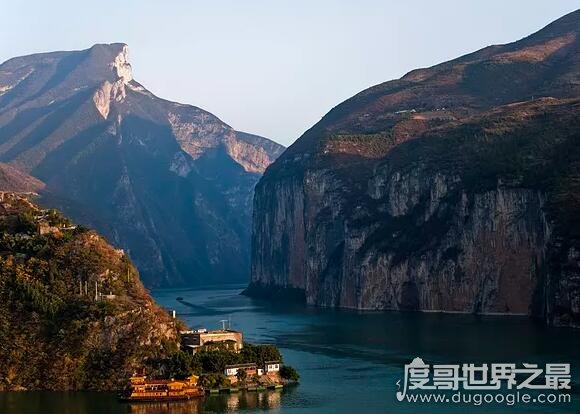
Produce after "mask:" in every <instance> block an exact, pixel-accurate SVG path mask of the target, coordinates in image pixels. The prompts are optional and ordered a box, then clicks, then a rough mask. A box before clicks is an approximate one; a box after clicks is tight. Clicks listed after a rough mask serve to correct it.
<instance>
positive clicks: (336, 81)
mask: <svg viewBox="0 0 580 414" xmlns="http://www.w3.org/2000/svg"><path fill="white" fill-rule="evenodd" d="M3 3H6V4H2V6H1V7H0V10H1V14H2V24H0V39H2V41H1V42H0V61H2V62H3V61H5V60H7V59H9V58H11V57H14V56H21V55H27V54H31V53H36V52H44V51H54V50H77V49H86V48H88V47H90V46H92V45H93V44H95V43H114V42H122V43H127V44H128V45H129V52H130V61H131V64H132V67H133V75H134V77H135V79H136V80H137V81H139V82H140V83H142V84H143V85H144V86H145V87H146V88H147V89H149V90H150V91H152V92H153V93H154V94H156V95H157V96H160V97H163V98H165V99H169V100H173V101H177V102H182V103H188V104H193V105H196V106H199V107H200V108H203V109H205V110H208V111H210V112H212V113H213V114H215V115H217V116H218V117H219V118H220V119H222V120H223V121H224V122H226V123H228V124H229V125H231V126H232V127H234V128H235V129H238V130H241V131H246V132H250V133H254V134H258V135H262V136H265V137H267V138H270V139H273V140H274V141H277V142H279V143H281V144H283V145H289V144H291V143H292V142H293V141H294V140H296V139H297V138H298V137H299V136H300V135H301V134H302V133H303V132H304V131H306V130H307V129H308V128H310V127H311V126H312V125H313V124H314V123H316V122H317V121H318V120H320V118H321V117H322V116H323V115H324V114H325V113H327V112H328V111H329V110H330V109H331V108H332V107H333V106H336V105H338V104H339V103H340V102H342V101H344V100H345V99H347V98H349V97H351V96H352V95H354V94H356V93H357V92H360V91H361V90H363V89H365V88H368V87H370V86H372V85H375V84H377V83H381V82H384V81H387V80H390V79H395V78H399V77H401V76H402V75H404V74H405V73H407V72H408V71H410V70H412V69H415V68H418V67H428V66H431V65H434V64H437V63H439V62H443V61H446V60H449V59H452V58H454V57H457V56H460V55H462V54H465V53H469V52H472V51H474V50H477V49H480V48H482V47H484V46H487V45H490V44H501V43H507V42H511V41H514V40H517V39H520V38H522V37H525V36H526V35H528V34H531V33H532V32H535V31H537V30H539V29H540V28H542V27H544V26H545V25H546V24H548V23H550V22H551V21H553V20H555V19H557V18H558V17H561V16H563V15H564V14H566V13H569V12H571V11H573V10H575V9H577V8H578V7H579V3H578V1H577V0H574V1H572V0H550V1H547V0H527V1H526V0H509V1H507V0H502V1H498V0H485V1H478V0H453V1H451V0H437V1H433V0H414V1H412V2H411V1H403V0H398V1H393V0H383V1H373V0H359V1H355V0H350V1H342V0H334V1H327V0H305V1H303V0H291V1H286V0H277V1H276V0H269V1H268V0H263V1H261V0H230V1H225V0H205V1H196V0H189V1H185V0H183V1H182V0H165V1H159V0H117V1H109V0H100V1H98V2H90V4H88V3H89V2H82V1H78V0H77V1H69V0H67V1H65V0H51V1H46V0H38V1H37V0H27V1H22V2H18V1H11V2H7V1H6V2H3Z"/></svg>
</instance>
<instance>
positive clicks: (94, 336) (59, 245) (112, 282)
mask: <svg viewBox="0 0 580 414" xmlns="http://www.w3.org/2000/svg"><path fill="white" fill-rule="evenodd" d="M0 211H2V213H0V389H18V388H22V387H24V388H26V389H59V390H62V389H65V390H66V389H87V388H90V389H115V388H117V387H118V386H119V385H120V384H122V383H124V382H125V381H126V379H127V377H128V376H130V375H131V373H132V372H133V371H134V370H135V369H137V368H139V367H141V366H142V364H143V361H147V360H154V359H158V358H161V357H163V356H164V355H169V354H172V353H175V351H176V350H177V332H176V328H177V329H179V326H177V327H175V326H174V325H175V323H174V321H172V320H171V319H170V318H169V316H168V315H166V313H165V312H164V311H162V310H161V309H160V308H158V307H157V306H156V305H155V304H154V303H153V301H152V300H151V298H150V297H149V295H148V294H147V292H146V291H145V289H144V288H143V286H142V285H141V282H140V281H139V277H138V274H137V271H136V270H135V268H134V267H133V265H132V264H131V262H130V260H129V259H128V258H127V257H126V255H124V254H123V252H122V251H119V250H116V249H114V248H113V247H111V246H110V245H108V244H107V243H106V242H105V241H104V240H103V239H102V238H101V237H100V236H98V235H97V234H96V233H94V232H92V231H88V230H86V229H84V228H79V227H77V228H73V227H72V225H71V222H70V221H69V220H68V219H66V218H64V217H63V216H61V215H60V213H58V212H56V211H54V210H48V211H43V210H41V209H39V208H38V207H37V206H35V205H34V204H32V203H30V202H29V201H28V200H27V199H25V198H23V197H20V196H17V195H13V196H12V197H10V196H8V195H6V196H5V201H4V202H3V203H2V205H1V206H0ZM40 222H48V224H49V225H51V226H56V227H59V228H61V229H60V230H59V231H58V232H54V233H48V234H42V235H41V234H39V231H38V225H39V223H40ZM67 227H69V228H68V229H67ZM96 289H98V293H99V294H101V293H102V294H109V293H111V294H113V295H114V296H113V297H112V298H110V299H105V298H101V297H100V296H99V297H97V298H95V293H96V292H95V290H96Z"/></svg>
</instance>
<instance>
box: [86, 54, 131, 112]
mask: <svg viewBox="0 0 580 414" xmlns="http://www.w3.org/2000/svg"><path fill="white" fill-rule="evenodd" d="M110 67H111V70H113V71H114V72H115V73H116V75H117V80H116V81H115V82H113V83H111V82H109V81H105V82H104V83H103V84H102V85H101V87H100V88H99V89H98V90H97V91H96V92H95V94H94V95H93V102H94V104H95V107H96V108H97V110H98V111H99V113H100V114H101V116H102V117H103V118H104V119H107V117H108V116H109V111H110V106H111V102H112V101H117V102H122V101H123V100H124V99H125V97H126V96H127V92H126V90H125V85H128V84H129V82H130V81H131V80H132V79H133V72H132V70H131V64H130V63H129V48H128V47H127V45H123V47H122V49H121V51H120V52H119V54H118V55H117V56H115V59H114V60H113V62H111V63H110Z"/></svg>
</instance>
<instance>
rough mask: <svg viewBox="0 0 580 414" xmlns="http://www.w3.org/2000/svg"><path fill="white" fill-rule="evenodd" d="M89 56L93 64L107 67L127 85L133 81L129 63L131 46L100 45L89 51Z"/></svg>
mask: <svg viewBox="0 0 580 414" xmlns="http://www.w3.org/2000/svg"><path fill="white" fill-rule="evenodd" d="M89 55H90V60H91V63H92V64H94V65H95V66H102V65H103V64H105V65H107V67H108V68H109V69H110V70H112V71H113V73H114V74H115V75H116V76H117V78H118V79H122V80H123V83H125V84H127V83H129V82H130V81H131V80H133V72H132V70H131V64H130V63H129V46H127V45H126V44H125V43H110V44H106V43H98V44H95V45H93V46H92V47H91V48H90V49H89Z"/></svg>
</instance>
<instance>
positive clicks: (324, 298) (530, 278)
mask: <svg viewBox="0 0 580 414" xmlns="http://www.w3.org/2000/svg"><path fill="white" fill-rule="evenodd" d="M579 29H580V12H578V11H577V12H574V13H571V14H569V15H567V16H564V17H563V18H561V19H559V20H558V21H556V22H554V23H552V24H550V25H549V26H547V27H546V28H544V29H542V30H541V31H539V32H537V33H535V34H533V35H531V36H529V37H527V38H525V39H522V40H520V41H518V42H515V43H511V44H507V45H502V46H490V47H488V48H485V49H482V50H480V51H478V52H475V53H472V54H470V55H466V56H463V57H461V58H458V59H456V60H453V61H450V62H446V63H443V64H440V65H437V66H434V67H432V68H428V69H420V70H415V71H412V72H410V73H409V74H407V75H405V76H404V77H403V78H401V79H399V80H395V81H391V82H386V83H384V84H381V85H377V86H374V87H372V88H370V89H368V90H366V91H363V92H361V93H360V94H358V95H356V96H354V97H353V98H351V99H349V100H347V101H345V102H344V103H342V104H340V105H339V106H337V107H335V108H334V109H332V110H331V111H330V112H329V113H328V114H327V115H326V116H325V117H324V118H323V119H322V120H321V121H320V122H319V123H318V124H316V125H315V126H314V127H312V128H311V129H310V130H308V131H307V132H306V133H305V134H304V135H303V136H302V137H301V138H299V139H298V141H297V142H296V143H295V144H293V145H292V146H291V147H290V148H288V150H286V152H285V153H284V154H283V155H282V156H281V157H279V158H278V160H277V161H276V162H275V163H274V164H272V165H271V166H270V167H269V168H268V169H267V171H266V173H265V174H264V176H263V177H262V179H261V180H260V182H259V183H258V185H257V187H256V194H255V199H254V224H253V232H252V283H251V285H250V286H249V288H248V289H247V291H246V292H247V293H248V294H250V295H256V296H265V297H272V296H284V295H285V294H286V293H285V292H286V291H290V292H291V293H292V294H293V295H294V296H299V297H301V298H302V299H304V300H305V301H306V302H307V303H309V304H313V305H320V306H336V307H348V308H356V309H392V310H425V311H456V312H475V313H513V314H528V315H531V316H533V317H537V318H540V319H543V320H545V321H546V322H548V323H551V324H557V325H571V326H580V260H579V259H580V237H579V236H580V221H579V219H578V211H580V204H579V202H578V200H579V199H580V198H579V196H580V150H579V149H578V148H579V145H578V144H580V142H579V138H580V122H579V119H580V100H579V97H580V60H579V56H580V54H579V51H580V50H579V42H578V40H577V37H578V31H579Z"/></svg>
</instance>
